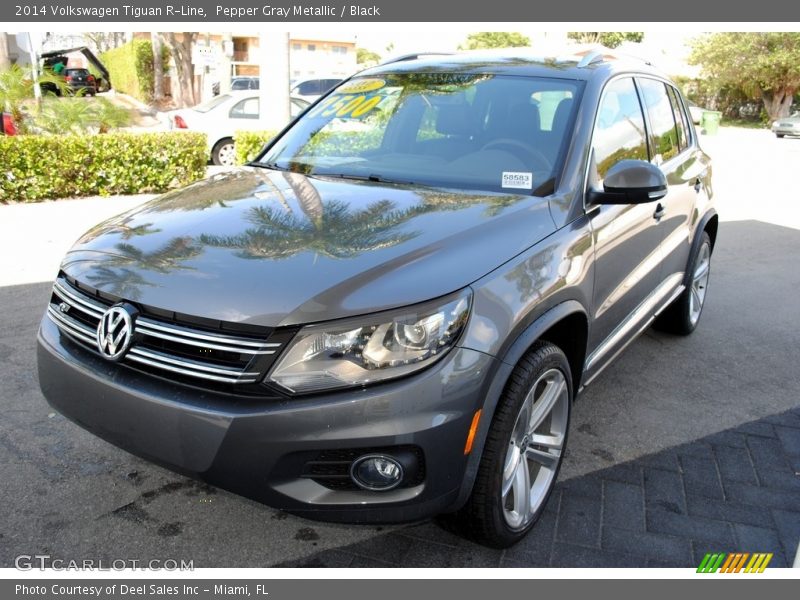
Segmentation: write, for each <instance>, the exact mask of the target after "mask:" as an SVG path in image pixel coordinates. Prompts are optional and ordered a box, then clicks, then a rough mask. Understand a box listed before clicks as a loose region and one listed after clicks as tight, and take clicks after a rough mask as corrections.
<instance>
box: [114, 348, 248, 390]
mask: <svg viewBox="0 0 800 600" xmlns="http://www.w3.org/2000/svg"><path fill="white" fill-rule="evenodd" d="M125 359H126V360H132V361H134V362H138V363H142V364H145V365H150V366H151V367H157V368H159V369H164V370H165V371H172V372H173V373H180V374H181V375H191V376H192V377H198V378H200V379H208V380H210V381H222V382H224V383H246V382H248V381H249V383H252V382H254V381H255V379H254V378H253V379H250V380H247V379H242V378H239V377H223V376H221V375H211V374H209V373H199V372H197V371H192V370H190V369H182V368H181V367H174V366H172V365H168V364H164V363H162V362H159V361H155V360H150V359H149V358H144V357H143V356H138V355H136V354H128V355H127V356H126V357H125Z"/></svg>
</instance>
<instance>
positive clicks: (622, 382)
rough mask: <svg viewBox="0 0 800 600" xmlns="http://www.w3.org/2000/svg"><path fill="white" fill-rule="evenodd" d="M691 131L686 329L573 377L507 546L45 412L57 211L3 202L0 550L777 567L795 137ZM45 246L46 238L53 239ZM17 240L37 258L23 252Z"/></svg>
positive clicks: (783, 496)
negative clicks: (232, 476) (295, 491)
mask: <svg viewBox="0 0 800 600" xmlns="http://www.w3.org/2000/svg"><path fill="white" fill-rule="evenodd" d="M703 142H704V144H705V147H706V148H707V149H708V151H709V152H710V153H711V154H712V156H713V157H714V159H715V175H716V179H715V188H716V192H717V194H718V196H717V197H718V201H719V207H718V208H719V211H720V213H721V214H722V217H723V222H722V224H721V226H720V230H719V237H718V243H717V248H716V250H715V253H714V256H713V261H712V274H711V282H710V286H709V296H708V300H707V305H706V308H705V311H704V314H703V319H702V321H701V323H700V326H699V328H698V330H697V331H696V332H695V333H694V334H693V335H692V336H690V337H687V338H678V337H672V336H668V335H664V334H661V333H658V332H655V331H648V332H647V333H646V334H645V335H644V336H642V337H641V338H640V339H639V340H638V341H637V342H635V343H634V344H632V345H631V347H630V348H629V349H628V350H627V351H626V352H625V353H624V354H623V355H622V356H621V357H620V358H619V359H618V361H617V362H616V363H615V364H614V365H613V366H611V367H609V368H608V369H607V370H606V371H605V372H604V373H603V375H602V376H601V377H600V378H598V380H597V381H596V382H594V383H593V384H592V386H591V387H590V388H588V389H587V390H586V392H585V393H584V394H583V395H582V396H581V398H580V399H579V400H578V402H577V403H576V405H575V410H574V413H573V422H572V425H571V430H570V442H569V449H568V452H567V456H566V459H565V464H564V467H563V469H562V473H561V476H560V478H559V484H558V488H557V490H556V492H555V493H554V494H553V496H552V498H551V500H550V502H549V503H548V506H547V509H546V513H545V515H544V517H543V518H542V520H541V522H540V523H539V524H538V525H537V527H536V529H535V531H534V532H533V534H532V535H530V536H529V537H528V538H526V540H524V541H523V542H522V543H520V544H519V545H517V546H516V547H514V548H512V549H509V550H506V551H495V550H488V549H485V548H482V547H479V546H476V545H474V544H471V543H469V542H466V541H464V540H462V539H460V538H458V537H456V536H454V535H453V534H451V533H449V532H447V531H445V530H444V529H443V528H441V527H440V526H439V525H438V524H437V523H436V522H435V521H431V522H427V523H422V524H416V525H412V526H403V527H376V526H348V525H331V524H325V523H319V522H312V521H307V520H304V519H300V518H297V517H293V516H290V515H287V514H285V513H282V512H279V511H276V510H273V509H271V508H268V507H266V506H263V505H260V504H257V503H254V502H251V501H249V500H245V499H243V498H240V497H238V496H235V495H233V494H229V493H227V492H224V491H222V490H218V489H215V488H212V487H209V486H207V485H204V484H201V483H197V482H194V481H191V480H189V479H186V478H184V477H181V476H178V475H175V474H173V473H170V472H169V471H166V470H164V469H161V468H159V467H155V466H153V465H150V464H148V463H146V462H144V461H142V460H140V459H138V458H135V457H133V456H130V455H128V454H127V453H125V452H123V451H122V450H119V449H117V448H115V447H112V446H110V445H108V444H107V443H105V442H103V441H101V440H99V439H98V438H96V437H94V436H92V435H91V434H89V433H87V432H85V431H83V430H82V429H80V428H79V427H77V426H76V425H74V424H72V423H71V422H69V421H67V420H66V419H65V418H63V417H61V416H60V415H58V414H57V413H54V412H53V411H52V409H50V407H49V406H48V405H47V404H46V402H45V401H44V399H43V397H42V396H41V393H40V392H39V390H38V383H37V379H36V371H35V337H36V329H37V326H38V322H39V320H40V318H41V315H42V313H43V311H44V307H45V305H46V302H47V298H48V294H49V289H50V283H49V282H48V281H46V279H48V278H49V277H52V274H51V275H49V276H48V275H47V273H48V272H49V270H50V269H52V268H54V267H51V266H50V265H51V263H52V261H53V260H54V259H53V256H51V255H52V254H53V252H55V251H56V248H55V247H53V248H52V250H53V252H42V251H41V246H42V244H46V243H47V241H46V240H43V239H42V237H41V231H57V230H58V227H57V224H58V223H57V217H52V216H51V214H50V213H52V212H53V210H51V211H50V213H48V210H45V209H44V208H42V207H45V206H47V205H40V206H39V207H24V206H23V207H19V206H17V207H15V206H0V228H5V229H4V230H5V231H13V232H14V234H15V236H16V238H15V242H14V244H13V252H11V253H9V243H5V244H3V245H2V256H0V286H2V287H0V411H2V415H3V418H2V419H0V482H2V485H0V506H2V507H3V509H2V510H3V512H2V514H3V518H2V519H0V566H13V564H14V559H15V557H16V556H18V555H20V554H31V555H32V554H50V555H51V556H53V557H58V558H62V559H67V560H68V559H84V558H93V559H103V560H106V561H111V560H114V559H128V560H131V559H138V560H145V559H147V560H149V559H154V558H155V559H177V560H181V559H183V560H193V561H194V566H195V567H242V566H245V567H247V566H250V567H255V566H278V565H286V566H342V567H344V566H350V567H356V566H364V567H368V566H431V567H437V566H473V567H477V566H509V567H530V566H573V567H576V566H683V567H696V566H697V564H698V563H699V561H700V559H702V556H703V554H704V553H705V552H707V551H715V552H729V551H730V552H733V551H744V552H773V553H774V555H775V556H774V558H773V563H772V565H771V566H772V567H778V566H790V565H791V563H792V561H793V560H794V557H795V554H796V552H797V547H798V540H799V539H800V372H799V371H798V369H797V356H798V351H797V348H798V345H799V344H800V325H798V319H797V316H798V315H800V300H798V294H797V290H798V289H800V270H798V269H797V267H796V261H797V255H798V251H799V250H800V210H798V206H797V198H796V194H793V190H794V189H796V176H797V174H796V170H797V165H800V139H795V140H786V139H785V140H777V139H775V138H774V136H771V135H770V134H769V133H768V132H766V131H750V130H733V129H723V130H722V131H721V132H720V135H719V136H718V137H716V138H706V139H704V140H703ZM792 165H794V167H792ZM70 202H72V203H73V204H71V205H70V206H71V207H73V208H71V211H72V212H71V214H70V219H71V222H74V225H73V227H77V226H78V225H80V224H81V223H82V221H83V222H85V225H86V226H87V227H88V226H89V225H91V224H93V222H94V221H97V220H98V218H99V217H98V214H97V211H96V210H94V211H92V210H91V209H90V208H83V207H84V205H85V204H86V205H88V203H87V202H86V201H70ZM109 202H113V201H109ZM119 202H120V204H119V205H118V206H119V207H120V210H122V209H126V208H128V206H127V205H126V203H127V204H130V203H131V202H132V201H130V200H125V199H121V200H120V201H119ZM123 205H124V206H123ZM51 206H53V207H55V205H51ZM58 206H59V208H58V209H56V211H55V212H58V211H59V210H61V211H62V213H63V210H64V209H63V206H67V205H66V204H61V203H58ZM106 210H107V212H109V213H110V212H111V208H110V205H109V207H108V208H107V209H106ZM34 213H35V214H34ZM12 219H13V221H12ZM54 219H55V221H54ZM1 237H2V236H0V238H1ZM62 237H63V234H61V237H59V238H58V240H61V238H62ZM54 239H55V238H54ZM51 245H52V246H58V249H57V251H58V252H60V251H61V250H60V245H63V241H58V242H57V243H53V244H51ZM37 248H39V250H37ZM28 255H41V256H39V258H38V259H35V260H32V261H31V263H30V265H27V266H26V263H25V261H26V256H28ZM57 258H58V257H57V256H56V257H55V263H57Z"/></svg>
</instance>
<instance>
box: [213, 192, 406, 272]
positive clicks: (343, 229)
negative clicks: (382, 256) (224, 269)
mask: <svg viewBox="0 0 800 600" xmlns="http://www.w3.org/2000/svg"><path fill="white" fill-rule="evenodd" d="M301 205H302V202H301ZM305 210H308V211H309V212H310V213H311V214H309V215H308V218H299V217H297V216H296V215H295V214H294V213H291V212H286V211H284V210H281V209H276V208H272V207H270V206H257V207H254V208H252V209H250V211H249V214H248V217H247V220H248V221H249V222H250V223H252V224H253V227H251V228H249V229H247V230H246V231H245V232H244V233H242V234H240V235H236V236H229V237H222V236H211V235H201V236H200V242H201V243H202V244H205V245H207V246H212V247H221V248H231V249H234V248H235V249H238V250H239V252H238V255H239V256H241V257H243V258H288V257H290V256H293V255H295V254H298V253H300V252H305V251H313V252H316V253H317V254H322V255H324V256H329V257H331V258H348V257H351V256H356V255H358V254H361V253H362V252H365V251H367V250H378V249H380V248H386V247H389V246H394V245H396V244H400V243H403V242H404V241H407V240H409V239H411V238H413V237H415V236H416V235H417V234H416V233H413V232H406V233H398V232H395V231H394V230H395V229H396V228H397V226H398V225H400V224H402V223H403V222H405V221H406V220H408V219H409V218H411V217H412V216H414V215H415V214H417V213H418V210H416V209H411V210H396V209H395V204H394V203H393V202H391V201H389V200H380V201H378V202H374V203H372V204H370V205H369V206H367V207H366V208H363V209H359V210H352V208H351V206H350V205H349V204H347V203H346V202H342V201H336V200H333V201H330V202H325V203H323V202H321V201H320V202H319V205H318V206H306V207H305V209H304V212H305Z"/></svg>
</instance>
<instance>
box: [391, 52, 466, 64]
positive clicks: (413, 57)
mask: <svg viewBox="0 0 800 600" xmlns="http://www.w3.org/2000/svg"><path fill="white" fill-rule="evenodd" d="M453 54H455V52H412V53H411V54H403V55H401V56H396V57H394V58H390V59H389V60H385V61H383V62H381V63H379V65H391V64H392V63H398V62H403V61H406V60H416V59H418V58H422V57H423V56H452V55H453Z"/></svg>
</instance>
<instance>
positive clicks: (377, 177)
mask: <svg viewBox="0 0 800 600" xmlns="http://www.w3.org/2000/svg"><path fill="white" fill-rule="evenodd" d="M313 174H314V175H317V176H319V177H335V178H336V179H353V180H355V181H373V182H375V183H395V184H403V185H415V184H414V182H413V181H410V180H401V179H392V178H390V177H384V176H383V175H376V174H374V173H372V174H370V175H356V174H352V173H313Z"/></svg>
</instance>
